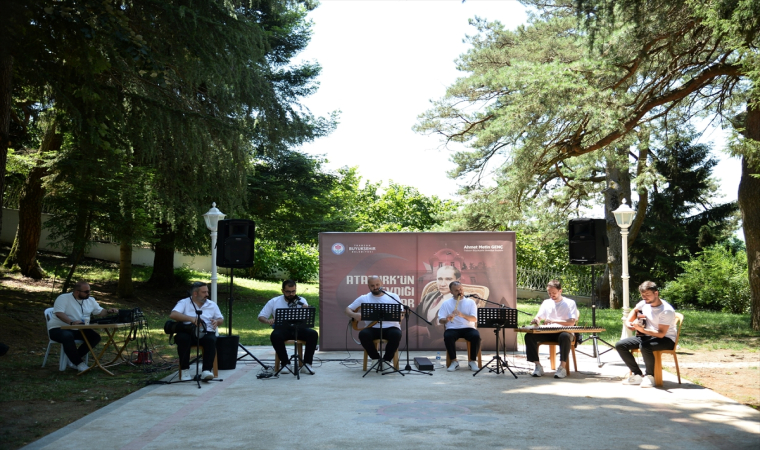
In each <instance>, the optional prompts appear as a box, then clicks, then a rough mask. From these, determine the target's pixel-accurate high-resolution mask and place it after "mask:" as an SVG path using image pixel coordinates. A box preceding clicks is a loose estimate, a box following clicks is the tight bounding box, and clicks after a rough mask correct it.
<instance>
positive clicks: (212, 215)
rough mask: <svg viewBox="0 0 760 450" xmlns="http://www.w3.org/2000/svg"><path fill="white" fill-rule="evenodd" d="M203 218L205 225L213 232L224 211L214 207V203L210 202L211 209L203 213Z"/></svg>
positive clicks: (222, 217)
mask: <svg viewBox="0 0 760 450" xmlns="http://www.w3.org/2000/svg"><path fill="white" fill-rule="evenodd" d="M203 219H204V220H205V221H206V227H207V228H208V229H209V230H211V231H212V232H213V231H216V230H217V227H218V225H219V221H220V220H222V219H224V213H222V212H221V211H219V210H218V209H217V208H216V203H212V204H211V209H209V210H208V212H207V213H206V214H204V215H203Z"/></svg>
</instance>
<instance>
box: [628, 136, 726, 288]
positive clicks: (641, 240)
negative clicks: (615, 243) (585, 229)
mask: <svg viewBox="0 0 760 450" xmlns="http://www.w3.org/2000/svg"><path fill="white" fill-rule="evenodd" d="M695 139H696V136H695V135H694V134H692V132H691V130H687V132H686V133H685V134H682V133H680V132H676V133H674V136H672V138H671V140H669V141H668V142H665V143H664V145H663V146H662V148H660V149H657V148H653V149H651V152H652V157H653V159H654V166H655V169H656V170H657V172H658V173H659V174H660V175H662V177H663V178H664V180H665V182H664V183H657V182H655V184H654V186H653V189H652V192H651V194H650V199H649V205H648V208H647V211H646V217H645V219H644V223H643V224H642V226H641V229H640V231H639V235H638V237H637V238H636V241H635V243H634V245H633V246H632V247H631V248H630V253H629V254H630V260H629V261H630V274H631V278H632V282H633V283H632V284H633V285H636V284H638V283H639V282H642V281H644V280H647V279H653V280H662V281H663V282H664V281H666V280H673V279H675V277H676V276H677V275H678V274H679V273H681V271H682V267H681V265H682V263H683V262H685V261H688V260H689V259H690V258H691V257H692V256H693V255H696V254H698V253H699V252H700V251H701V250H702V249H704V248H707V247H711V246H712V245H714V244H715V243H716V242H719V241H724V240H725V239H727V238H728V235H730V233H732V232H733V231H734V229H735V227H736V221H735V220H732V218H733V217H734V216H735V215H736V213H737V212H738V207H737V205H736V202H731V203H726V204H718V205H712V204H711V200H712V198H713V197H714V195H715V192H716V190H717V189H716V186H715V183H714V181H713V180H712V178H711V177H712V171H713V168H714V167H715V165H716V164H717V160H716V159H715V158H714V157H712V156H711V155H710V147H709V146H708V145H705V144H695V143H694V142H693V141H694V140H695Z"/></svg>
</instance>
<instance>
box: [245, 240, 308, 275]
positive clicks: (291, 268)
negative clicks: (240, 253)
mask: <svg viewBox="0 0 760 450" xmlns="http://www.w3.org/2000/svg"><path fill="white" fill-rule="evenodd" d="M281 271H282V272H285V275H284V276H286V277H288V278H291V279H293V280H295V281H312V280H314V279H316V278H317V275H318V274H319V251H318V250H317V247H316V246H315V245H308V244H293V245H290V246H284V245H282V244H280V243H277V242H273V241H258V240H257V241H256V244H255V249H254V254H253V267H251V268H249V269H246V272H245V276H248V277H251V278H259V279H271V278H272V277H274V276H275V275H277V273H278V272H281Z"/></svg>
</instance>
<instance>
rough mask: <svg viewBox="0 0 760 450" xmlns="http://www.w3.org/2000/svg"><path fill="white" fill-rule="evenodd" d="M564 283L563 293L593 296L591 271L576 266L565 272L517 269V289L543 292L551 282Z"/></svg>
mask: <svg viewBox="0 0 760 450" xmlns="http://www.w3.org/2000/svg"><path fill="white" fill-rule="evenodd" d="M554 279H557V280H560V281H561V282H562V292H563V293H565V294H570V295H580V296H585V297H590V296H591V291H592V280H591V269H589V268H586V267H577V266H574V267H573V268H571V269H570V270H566V271H564V272H554V271H548V270H535V269H525V268H522V267H518V268H517V287H518V288H519V289H528V290H532V291H543V290H545V289H546V285H547V283H549V281H551V280H554Z"/></svg>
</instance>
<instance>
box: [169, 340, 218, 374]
mask: <svg viewBox="0 0 760 450" xmlns="http://www.w3.org/2000/svg"><path fill="white" fill-rule="evenodd" d="M174 342H175V343H176V344H177V355H178V356H179V367H180V368H181V369H182V370H187V369H189V368H190V346H191V345H200V346H201V347H203V369H201V370H214V358H215V357H216V334H215V333H205V335H204V333H203V331H201V339H200V343H199V340H198V338H197V337H195V335H192V334H190V333H184V332H181V331H180V332H179V333H177V334H175V335H174Z"/></svg>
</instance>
